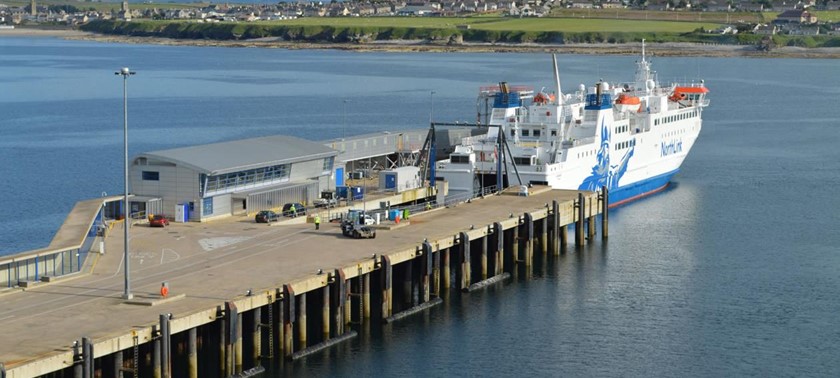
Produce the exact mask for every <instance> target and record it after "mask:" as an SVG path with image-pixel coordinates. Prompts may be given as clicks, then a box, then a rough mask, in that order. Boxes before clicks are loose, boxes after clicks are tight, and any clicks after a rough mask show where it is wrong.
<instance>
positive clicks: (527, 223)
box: [522, 213, 534, 274]
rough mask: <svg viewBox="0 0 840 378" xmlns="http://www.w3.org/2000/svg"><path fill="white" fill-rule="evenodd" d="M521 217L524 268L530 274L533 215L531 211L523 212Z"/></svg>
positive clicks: (532, 252)
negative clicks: (522, 222) (522, 219)
mask: <svg viewBox="0 0 840 378" xmlns="http://www.w3.org/2000/svg"><path fill="white" fill-rule="evenodd" d="M523 218H524V225H523V228H524V229H523V231H525V232H524V233H525V236H523V237H522V239H523V240H524V241H525V270H526V271H527V273H529V274H530V273H531V267H532V266H533V265H534V216H533V215H531V213H525V215H524V217H523Z"/></svg>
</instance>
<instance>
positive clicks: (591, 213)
mask: <svg viewBox="0 0 840 378" xmlns="http://www.w3.org/2000/svg"><path fill="white" fill-rule="evenodd" d="M597 207H598V203H597V202H595V203H592V201H589V206H588V208H587V210H588V212H589V217H588V218H587V219H586V221H587V223H588V224H587V231H589V232H588V237H589V240H590V241H592V239H593V238H594V237H595V231H596V229H595V208H597Z"/></svg>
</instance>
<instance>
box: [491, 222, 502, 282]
mask: <svg viewBox="0 0 840 378" xmlns="http://www.w3.org/2000/svg"><path fill="white" fill-rule="evenodd" d="M493 234H494V235H496V247H495V248H494V249H495V252H493V258H495V272H494V274H493V275H494V276H498V275H500V274H502V272H503V271H504V259H505V257H504V250H505V230H504V228H502V224H501V223H499V222H495V223H493Z"/></svg>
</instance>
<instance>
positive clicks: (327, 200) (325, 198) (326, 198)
mask: <svg viewBox="0 0 840 378" xmlns="http://www.w3.org/2000/svg"><path fill="white" fill-rule="evenodd" d="M312 203H313V204H314V205H315V207H327V208H330V207H336V206H337V205H338V199H337V198H336V194H335V191H331V190H325V191H323V192H321V198H318V199H316V200H315V201H312Z"/></svg>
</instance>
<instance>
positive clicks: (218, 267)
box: [0, 189, 595, 376]
mask: <svg viewBox="0 0 840 378" xmlns="http://www.w3.org/2000/svg"><path fill="white" fill-rule="evenodd" d="M532 193H533V194H532V195H531V196H528V197H518V196H510V195H496V196H489V197H486V198H483V199H474V200H472V201H471V203H462V204H459V205H457V206H454V207H451V208H445V209H440V210H435V211H430V212H427V213H425V214H416V215H413V216H412V217H411V219H410V225H409V226H407V227H400V228H395V229H393V230H379V231H378V232H377V237H376V238H375V239H359V240H356V239H351V238H347V237H344V236H342V235H341V231H340V228H339V225H338V224H337V223H322V224H321V229H320V230H317V231H316V230H315V227H314V225H312V224H305V223H304V224H301V220H300V219H296V220H295V221H291V222H288V223H284V224H281V225H279V227H278V225H276V224H275V225H272V227H267V226H266V225H265V224H257V223H254V220H253V219H252V218H247V219H246V218H244V217H233V218H228V219H225V220H219V221H214V222H208V223H182V224H175V223H173V224H172V225H171V226H169V227H167V228H149V227H145V226H132V229H131V231H132V232H131V253H130V258H131V272H130V273H131V291H132V293H133V294H134V296H135V300H143V299H147V300H154V299H157V298H158V297H159V294H158V291H159V289H160V286H161V283H162V282H164V281H166V282H168V284H169V288H170V296H177V295H181V294H184V295H185V296H184V297H183V298H180V299H177V300H171V301H167V302H166V303H160V304H158V305H156V306H138V305H131V304H126V303H125V301H124V300H123V299H122V298H121V296H122V294H123V280H124V273H123V270H122V269H123V266H124V262H123V239H122V237H121V235H122V232H121V229H119V230H118V229H114V230H113V231H112V233H111V235H112V236H110V237H108V238H107V240H106V245H105V250H106V253H105V254H103V255H100V256H98V257H95V256H92V258H96V259H97V260H96V261H95V266H94V267H93V269H92V272H91V273H90V274H83V275H78V276H76V277H74V278H67V279H63V280H59V281H57V282H52V283H45V284H39V285H36V286H34V287H32V288H28V289H26V290H25V291H21V292H14V293H9V294H5V295H3V296H2V297H0V362H2V363H4V364H5V367H6V369H7V370H8V371H10V373H11V372H13V371H14V369H15V368H16V367H26V369H21V370H25V371H29V372H36V371H43V370H40V369H38V368H37V367H36V366H34V365H37V364H41V363H43V364H63V367H67V366H70V364H71V363H72V361H71V360H72V352H71V346H72V343H73V341H74V340H81V338H82V337H83V336H85V337H89V338H91V339H92V340H93V341H94V342H100V341H102V340H108V339H113V338H118V337H121V336H124V335H126V334H128V333H130V332H131V331H132V330H135V329H140V328H146V327H148V326H149V325H152V324H155V323H156V322H157V321H158V316H159V314H166V313H171V314H173V317H175V318H179V317H186V316H190V315H191V314H195V313H198V312H202V311H207V310H208V309H215V308H217V307H218V306H220V305H223V304H224V302H225V301H228V300H232V299H236V298H242V297H244V296H245V293H246V291H248V290H252V291H253V292H254V293H259V292H266V291H270V290H275V289H276V288H278V287H281V286H282V285H283V284H285V283H290V282H295V281H297V280H302V279H305V278H307V277H312V276H315V275H317V271H318V270H319V269H323V271H324V272H329V271H332V270H334V269H337V268H345V267H348V266H354V265H357V264H359V263H360V262H362V261H370V260H371V256H372V255H373V254H377V255H388V254H389V253H391V252H394V251H403V250H406V249H411V248H415V246H417V245H419V244H420V243H422V242H423V239H424V238H428V239H429V240H430V241H431V240H436V239H438V238H446V237H450V236H452V235H454V234H457V233H458V232H460V231H468V230H470V226H471V225H474V226H475V228H476V229H479V228H481V227H486V226H488V225H492V224H493V222H497V221H502V220H506V219H509V218H511V214H513V215H514V216H515V215H521V214H523V213H524V212H529V211H539V210H545V209H546V204H548V205H549V206H550V205H551V203H552V201H554V200H556V201H558V202H561V203H562V202H570V201H573V200H574V199H576V198H577V197H578V193H580V192H578V191H560V190H547V189H542V190H534V191H533V192H532ZM585 193H587V194H586V195H587V196H589V198H592V196H595V194H593V193H590V192H585ZM588 201H589V199H588ZM122 347H123V348H124V347H125V346H124V345H123V346H122ZM103 353H104V352H103ZM96 355H97V356H98V355H99V353H96ZM27 365H28V366H27ZM10 376H15V375H10ZM20 376H26V375H20Z"/></svg>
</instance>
